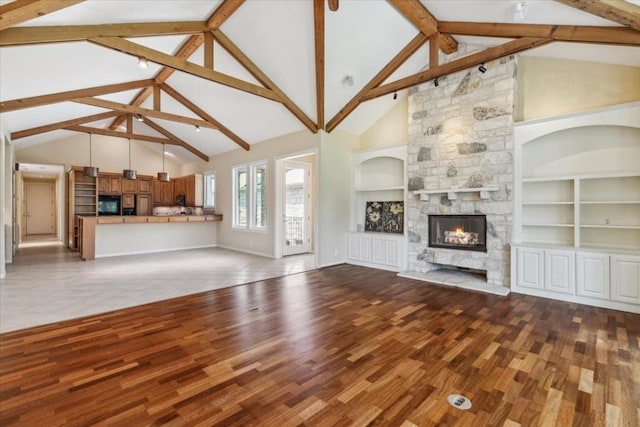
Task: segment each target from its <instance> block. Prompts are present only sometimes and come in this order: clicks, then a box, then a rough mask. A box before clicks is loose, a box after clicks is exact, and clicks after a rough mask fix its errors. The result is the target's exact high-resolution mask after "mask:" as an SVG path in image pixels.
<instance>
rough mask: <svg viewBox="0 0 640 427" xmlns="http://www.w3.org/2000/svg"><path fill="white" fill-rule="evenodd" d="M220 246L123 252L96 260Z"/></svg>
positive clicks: (100, 256)
mask: <svg viewBox="0 0 640 427" xmlns="http://www.w3.org/2000/svg"><path fill="white" fill-rule="evenodd" d="M217 246H218V245H201V246H186V247H183V248H170V249H154V250H152V251H135V252H121V253H117V254H104V255H96V259H98V258H113V257H118V256H126V255H144V254H157V253H162V252H176V251H188V250H191V249H205V248H215V247H217Z"/></svg>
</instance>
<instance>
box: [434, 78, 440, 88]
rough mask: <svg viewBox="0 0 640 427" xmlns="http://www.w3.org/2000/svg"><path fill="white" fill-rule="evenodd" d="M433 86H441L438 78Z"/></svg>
mask: <svg viewBox="0 0 640 427" xmlns="http://www.w3.org/2000/svg"><path fill="white" fill-rule="evenodd" d="M433 85H434V86H435V87H438V86H440V82H438V78H437V77H436V78H435V79H434V80H433Z"/></svg>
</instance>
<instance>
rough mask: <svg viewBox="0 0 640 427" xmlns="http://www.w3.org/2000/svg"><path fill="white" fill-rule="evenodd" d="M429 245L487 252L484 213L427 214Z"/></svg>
mask: <svg viewBox="0 0 640 427" xmlns="http://www.w3.org/2000/svg"><path fill="white" fill-rule="evenodd" d="M429 246H430V247H432V248H446V249H461V250H465V251H479V252H487V217H486V215H429Z"/></svg>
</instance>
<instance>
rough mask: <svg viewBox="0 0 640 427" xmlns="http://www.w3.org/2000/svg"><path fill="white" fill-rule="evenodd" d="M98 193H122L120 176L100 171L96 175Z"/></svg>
mask: <svg viewBox="0 0 640 427" xmlns="http://www.w3.org/2000/svg"><path fill="white" fill-rule="evenodd" d="M98 193H100V194H121V193H122V176H120V175H110V174H102V173H101V174H100V175H99V176H98Z"/></svg>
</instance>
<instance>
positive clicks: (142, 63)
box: [138, 56, 149, 70]
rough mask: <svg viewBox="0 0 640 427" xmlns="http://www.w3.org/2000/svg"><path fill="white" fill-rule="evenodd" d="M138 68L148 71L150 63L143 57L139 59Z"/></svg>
mask: <svg viewBox="0 0 640 427" xmlns="http://www.w3.org/2000/svg"><path fill="white" fill-rule="evenodd" d="M138 66H139V67H140V68H144V69H145V70H146V69H147V68H149V61H148V60H147V58H145V57H143V56H141V57H139V58H138Z"/></svg>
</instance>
